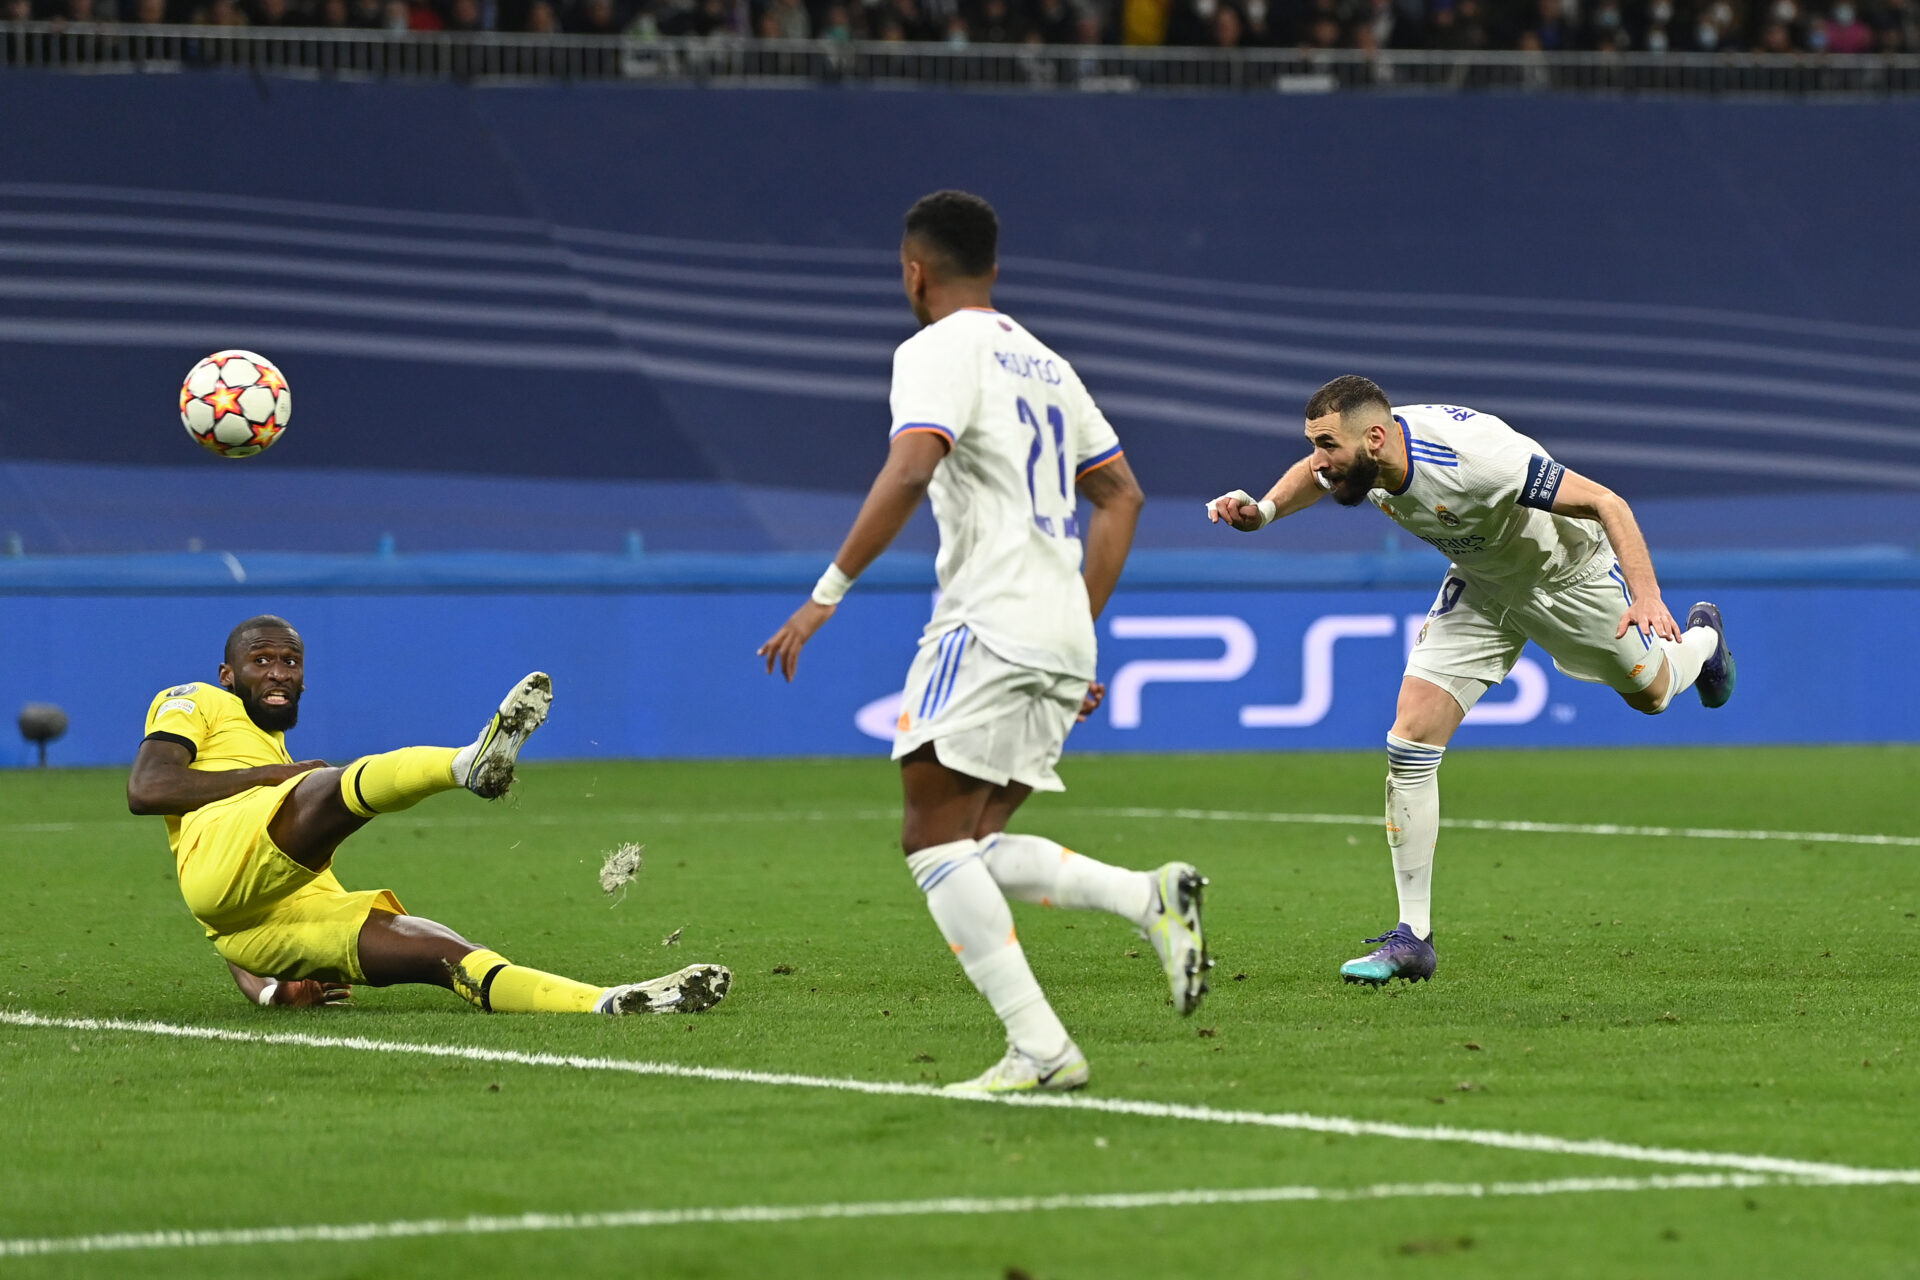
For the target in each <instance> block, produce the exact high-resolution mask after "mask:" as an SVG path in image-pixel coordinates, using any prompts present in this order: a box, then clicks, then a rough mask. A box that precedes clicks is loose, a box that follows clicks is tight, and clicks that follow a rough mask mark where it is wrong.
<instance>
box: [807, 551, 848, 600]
mask: <svg viewBox="0 0 1920 1280" xmlns="http://www.w3.org/2000/svg"><path fill="white" fill-rule="evenodd" d="M852 585H853V579H852V578H849V577H848V576H847V575H846V574H844V573H842V572H840V566H839V565H838V564H835V563H833V562H831V561H829V562H828V563H827V571H826V572H825V573H823V574H821V575H820V581H818V582H816V583H814V584H813V602H814V603H815V604H823V605H826V606H827V607H828V608H832V607H833V606H834V605H837V604H839V603H840V601H841V600H842V599H844V598H845V596H846V594H847V588H848V587H851V586H852Z"/></svg>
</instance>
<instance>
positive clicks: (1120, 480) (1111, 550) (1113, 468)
mask: <svg viewBox="0 0 1920 1280" xmlns="http://www.w3.org/2000/svg"><path fill="white" fill-rule="evenodd" d="M1077 487H1078V488H1079V490H1080V492H1081V494H1082V495H1084V496H1085V497H1086V500H1087V501H1088V502H1089V503H1091V504H1092V505H1093V514H1092V515H1090V516H1089V517H1088V518H1087V533H1086V548H1087V549H1086V560H1085V562H1084V567H1083V568H1082V569H1081V571H1080V576H1081V577H1082V578H1083V579H1085V580H1086V584H1087V603H1088V604H1090V605H1092V606H1093V616H1094V617H1096V618H1097V617H1099V616H1100V614H1101V611H1102V610H1104V609H1105V608H1106V607H1107V601H1108V600H1110V599H1111V598H1112V597H1113V589H1114V587H1115V586H1116V585H1117V584H1118V583H1119V581H1120V570H1121V569H1122V568H1123V567H1125V565H1126V563H1127V552H1128V551H1129V550H1130V549H1131V548H1132V546H1133V531H1134V529H1135V528H1136V527H1137V526H1138V525H1139V523H1140V508H1141V507H1143V506H1145V505H1146V503H1147V495H1146V494H1145V493H1143V492H1141V489H1140V482H1139V481H1138V480H1136V479H1134V476H1133V468H1132V467H1129V466H1128V465H1127V459H1126V457H1125V455H1121V456H1119V457H1116V458H1115V459H1114V460H1113V461H1111V462H1109V463H1106V464H1105V465H1103V466H1100V467H1097V468H1095V469H1094V470H1092V471H1089V472H1087V473H1086V474H1085V475H1083V476H1081V477H1080V480H1079V484H1078V486H1077Z"/></svg>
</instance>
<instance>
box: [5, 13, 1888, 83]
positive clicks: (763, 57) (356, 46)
mask: <svg viewBox="0 0 1920 1280" xmlns="http://www.w3.org/2000/svg"><path fill="white" fill-rule="evenodd" d="M203 67H204V68H216V69H218V68H225V69H236V70H245V71H255V72H262V73H267V74H284V75H310V76H336V77H366V78H380V77H394V78H409V79H429V80H490V81H496V80H608V81H620V80H624V81H629V82H641V83H647V82H651V83H692V84H733V85H748V84H756V83H769V82H779V83H812V84H846V85H885V86H889V87H902V86H911V85H926V86H935V87H946V88H978V89H1003V90H1012V89H1023V90H1073V91H1078V92H1109V93H1114V92H1134V91H1169V90H1171V91H1184V92H1215V91H1226V92H1234V91H1238V92H1275V91H1278V92H1282V93H1288V92H1296V93H1326V92H1333V91H1337V90H1338V91H1345V90H1375V91H1378V90H1426V91H1469V90H1507V91H1554V90H1564V91H1576V92H1608V93H1702V94H1775V95H1796V94H1819V95H1854V96H1858V95H1889V94H1916V93H1920V55H1915V54H1897V55H1864V54H1856V55H1816V54H1744V53H1729V54H1704V53H1668V54H1653V53H1625V54H1608V53H1558V54H1543V53H1525V52H1517V51H1489V52H1474V53H1456V52H1440V51H1435V50H1388V51H1382V52H1379V53H1363V52H1361V51H1358V50H1350V49H1340V50H1296V49H1244V50H1221V49H1186V48H1156V49H1141V48H1124V47H1118V46H1106V45H1027V44H1022V45H970V46H963V47H955V46H949V45H944V44H902V43H887V42H866V41H863V42H856V43H836V42H832V41H825V40H745V39H739V38H735V37H727V38H712V39H644V38H641V37H637V36H579V35H529V34H519V33H505V32H389V31H364V30H332V29H321V28H315V29H311V30H301V29H294V30H289V29H277V30H272V31H267V30H253V29H250V28H246V27H187V26H133V25H120V24H108V23H86V24H81V23H57V22H19V23H0V68H45V69H50V70H65V71H92V72H142V71H175V70H183V69H190V68H203Z"/></svg>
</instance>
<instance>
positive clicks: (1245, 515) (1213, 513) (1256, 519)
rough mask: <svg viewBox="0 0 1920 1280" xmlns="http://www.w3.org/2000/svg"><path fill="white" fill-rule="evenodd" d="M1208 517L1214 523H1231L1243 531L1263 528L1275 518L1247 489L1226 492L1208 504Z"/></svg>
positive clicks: (1251, 531) (1250, 531) (1247, 531)
mask: <svg viewBox="0 0 1920 1280" xmlns="http://www.w3.org/2000/svg"><path fill="white" fill-rule="evenodd" d="M1207 519H1208V521H1209V522H1211V523H1213V524H1230V525H1232V526H1233V527H1234V528H1236V529H1238V530H1240V531H1241V532H1242V533H1253V532H1254V531H1255V530H1258V529H1263V528H1265V527H1266V526H1267V523H1268V522H1269V521H1270V520H1272V519H1273V517H1272V516H1271V515H1269V514H1268V513H1267V512H1266V510H1265V509H1264V508H1262V507H1261V505H1260V504H1259V503H1258V502H1256V501H1254V497H1253V495H1252V494H1250V493H1248V492H1247V491H1246V490H1245V489H1235V490H1234V491H1233V492H1232V493H1224V494H1221V495H1220V496H1219V497H1217V498H1215V499H1214V500H1213V501H1212V502H1209V503H1208V504H1207Z"/></svg>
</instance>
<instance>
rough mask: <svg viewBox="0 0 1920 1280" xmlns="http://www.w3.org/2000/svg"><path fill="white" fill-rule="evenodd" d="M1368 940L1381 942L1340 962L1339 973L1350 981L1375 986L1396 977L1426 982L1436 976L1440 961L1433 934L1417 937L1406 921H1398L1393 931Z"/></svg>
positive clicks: (1381, 985) (1380, 985)
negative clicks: (1434, 948) (1344, 961)
mask: <svg viewBox="0 0 1920 1280" xmlns="http://www.w3.org/2000/svg"><path fill="white" fill-rule="evenodd" d="M1367 941H1368V942H1377V943H1379V944H1380V945H1379V946H1377V947H1375V948H1374V949H1373V950H1372V951H1369V952H1367V954H1365V955H1363V956H1360V957H1358V958H1356V959H1353V960H1349V961H1347V962H1346V963H1345V964H1343V965H1341V966H1340V976H1341V977H1342V978H1343V979H1345V980H1346V981H1348V982H1364V983H1366V984H1367V985H1368V986H1373V987H1383V986H1385V985H1386V984H1387V983H1389V982H1391V981H1393V980H1394V979H1395V978H1405V979H1406V980H1407V981H1408V982H1425V981H1426V980H1427V979H1428V978H1431V977H1432V976H1433V970H1434V966H1435V965H1436V964H1438V963H1439V958H1438V957H1437V956H1435V955H1434V953H1433V936H1432V935H1431V934H1429V935H1428V936H1427V937H1425V938H1416V937H1414V936H1413V930H1412V929H1411V928H1409V927H1408V926H1407V925H1406V924H1404V923H1401V924H1397V925H1395V926H1394V927H1393V932H1392V933H1383V934H1381V935H1380V936H1379V937H1377V938H1368V939H1367Z"/></svg>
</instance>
